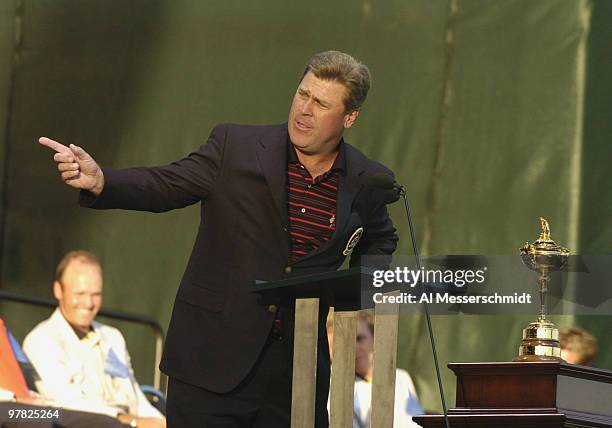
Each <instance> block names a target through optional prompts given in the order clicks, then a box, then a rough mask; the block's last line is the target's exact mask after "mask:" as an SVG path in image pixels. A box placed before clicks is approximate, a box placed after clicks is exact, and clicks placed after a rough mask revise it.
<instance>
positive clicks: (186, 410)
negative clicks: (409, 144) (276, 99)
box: [40, 51, 397, 428]
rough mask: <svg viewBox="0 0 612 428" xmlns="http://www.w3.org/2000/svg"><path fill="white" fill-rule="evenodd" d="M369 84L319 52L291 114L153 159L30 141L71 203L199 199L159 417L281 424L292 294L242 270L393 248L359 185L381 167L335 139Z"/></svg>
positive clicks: (321, 400) (357, 69)
mask: <svg viewBox="0 0 612 428" xmlns="http://www.w3.org/2000/svg"><path fill="white" fill-rule="evenodd" d="M369 86H370V76H369V71H368V69H367V68H366V67H365V66H364V65H363V64H361V63H359V62H358V61H356V60H355V59H353V58H352V57H351V56H349V55H347V54H344V53H341V52H336V51H329V52H323V53H320V54H317V55H315V56H314V57H313V58H312V59H311V61H310V62H309V64H308V65H307V67H306V70H305V72H304V75H303V78H302V81H301V82H300V84H299V86H298V89H297V91H296V93H295V95H294V99H293V103H292V105H291V110H290V112H289V120H288V123H285V124H282V125H274V126H241V125H230V124H224V125H219V126H217V127H215V129H214V130H213V131H212V133H211V135H210V137H209V139H208V142H207V143H206V144H205V145H203V146H201V147H200V148H199V149H198V150H197V151H195V152H193V153H191V154H190V155H189V156H187V157H186V158H184V159H181V160H179V161H177V162H174V163H172V164H170V165H166V166H161V167H149V168H127V169H110V168H104V169H101V168H99V167H98V165H97V164H96V163H95V161H94V160H93V159H92V158H91V157H90V156H89V155H88V154H87V153H86V152H85V151H84V150H83V149H81V148H80V147H77V146H74V145H70V146H69V147H66V146H63V145H61V144H60V143H57V142H55V141H53V140H49V139H47V138H41V140H40V142H41V143H42V144H43V145H46V146H49V147H51V148H53V149H54V150H56V151H57V152H58V153H56V154H55V156H54V159H55V161H56V162H57V163H58V169H59V170H60V172H61V174H62V178H63V179H64V180H65V181H66V183H67V184H69V185H71V186H72V187H76V188H79V189H82V193H81V199H80V202H81V204H82V205H85V206H89V207H92V208H100V209H106V208H122V209H132V210H141V211H152V212H162V211H168V210H171V209H175V208H182V207H184V206H187V205H191V204H194V203H196V202H201V223H200V228H199V230H198V235H197V238H196V240H195V244H194V248H193V252H192V254H191V257H190V260H189V263H188V265H187V269H186V271H185V274H184V276H183V279H182V281H181V285H180V287H179V290H178V293H177V298H176V301H175V305H174V310H173V313H172V319H171V322H170V327H169V331H168V338H167V341H166V346H165V349H164V356H163V360H162V363H161V368H162V370H163V371H164V372H165V373H166V374H168V376H169V377H170V384H169V391H168V392H169V394H168V414H167V418H168V424H169V426H170V427H181V428H183V427H190V426H198V427H200V426H205V427H209V426H210V427H216V426H232V427H251V426H255V427H266V428H267V427H285V426H287V427H288V426H289V412H290V404H291V370H292V367H291V365H292V352H293V341H292V339H293V305H294V302H291V301H284V300H279V301H276V302H272V303H273V304H271V302H265V303H264V302H262V300H261V299H260V298H259V297H258V295H256V294H254V293H252V284H253V281H254V280H255V279H264V280H278V279H281V278H284V277H286V276H289V275H301V274H308V273H315V272H323V271H330V270H335V269H337V268H338V267H339V266H340V265H341V264H342V263H343V261H344V259H345V258H346V257H347V256H349V255H350V256H351V261H350V263H351V265H357V264H359V262H360V258H361V256H362V255H390V254H391V253H392V252H393V251H394V250H395V246H396V242H397V236H396V234H395V229H394V227H393V225H392V223H391V220H390V219H389V216H388V213H387V210H386V208H385V206H384V205H381V204H376V203H374V202H372V199H371V198H368V194H367V193H368V192H367V191H366V190H367V189H366V186H365V183H366V181H367V179H368V177H370V176H371V175H372V174H374V173H377V172H384V173H388V174H391V172H390V171H389V170H388V169H387V168H385V167H384V166H382V165H381V164H379V163H377V162H375V161H371V160H369V159H368V158H366V157H365V156H364V155H363V154H362V153H360V152H359V151H358V150H357V149H355V148H353V147H352V146H350V145H348V144H347V143H345V142H344V141H343V139H342V134H343V131H344V129H346V128H350V127H351V126H352V125H353V123H354V122H355V120H356V119H357V116H358V115H359V108H360V106H361V104H362V103H363V101H364V100H365V97H366V95H367V91H368V89H369ZM357 240H358V241H357ZM349 241H351V243H350V245H349ZM351 252H352V254H351ZM327 310H328V303H327V302H325V301H322V302H321V305H320V323H319V324H320V331H321V334H320V337H319V347H318V348H319V355H318V376H317V378H318V382H317V406H316V407H317V408H316V426H317V427H326V426H327V412H326V409H325V403H326V400H327V391H328V382H329V353H328V347H327V340H326V335H325V318H326V315H327Z"/></svg>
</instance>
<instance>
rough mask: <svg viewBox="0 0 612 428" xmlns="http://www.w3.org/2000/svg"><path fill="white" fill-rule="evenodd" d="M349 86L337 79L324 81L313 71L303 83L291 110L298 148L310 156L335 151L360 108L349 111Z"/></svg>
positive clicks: (291, 132)
mask: <svg viewBox="0 0 612 428" xmlns="http://www.w3.org/2000/svg"><path fill="white" fill-rule="evenodd" d="M346 92H347V89H346V88H345V87H344V85H342V84H341V83H338V82H336V81H334V80H322V79H319V78H318V77H316V76H315V75H314V74H312V73H311V72H308V73H306V75H305V76H304V78H303V79H302V81H301V82H300V84H299V86H298V88H297V91H296V92H295V95H294V96H293V102H292V103H291V110H290V111H289V124H288V127H289V137H290V138H291V142H292V143H293V144H294V145H295V147H296V149H298V150H299V151H301V152H302V153H305V154H308V155H317V154H325V153H329V152H332V151H333V150H334V149H335V147H336V145H337V143H338V141H340V137H342V132H343V131H344V129H345V128H350V127H351V126H353V123H354V122H355V120H356V119H357V116H358V115H359V112H358V111H352V112H346V110H345V107H344V102H343V100H344V96H345V95H346Z"/></svg>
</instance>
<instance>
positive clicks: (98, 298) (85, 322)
mask: <svg viewBox="0 0 612 428" xmlns="http://www.w3.org/2000/svg"><path fill="white" fill-rule="evenodd" d="M53 294H54V296H55V298H56V299H57V301H58V303H59V306H58V308H57V309H56V310H55V311H54V312H53V314H52V315H51V317H49V318H48V319H47V320H45V321H43V322H41V323H40V324H38V325H37V326H36V327H35V328H34V329H33V330H32V331H31V332H30V333H29V334H28V335H27V336H26V338H25V340H24V343H23V348H24V351H25V353H26V354H27V356H28V358H29V359H30V361H31V362H32V364H33V366H34V367H35V368H36V370H37V372H38V374H39V375H40V378H41V384H40V385H41V391H40V392H41V394H42V395H43V397H44V398H46V399H49V400H52V401H53V402H54V403H55V404H56V405H58V406H61V407H64V408H67V409H73V410H80V411H85V412H92V413H99V414H104V415H108V416H111V417H115V418H117V419H118V420H119V421H120V422H121V423H123V424H125V425H127V426H132V427H140V428H160V427H165V426H166V423H165V418H164V417H163V415H162V414H161V413H160V412H159V411H158V410H157V409H155V408H154V407H153V406H152V405H151V404H150V403H149V402H148V400H147V399H146V397H145V396H144V394H143V393H142V391H141V390H140V386H139V385H138V382H137V381H136V379H135V378H134V372H133V369H132V365H131V362H130V356H129V353H128V350H127V347H126V343H125V339H124V338H123V335H122V334H121V332H119V330H117V329H116V328H113V327H109V326H106V325H104V324H101V323H99V322H97V321H94V319H95V317H96V315H97V314H98V311H99V310H100V307H101V306H102V268H101V266H100V263H99V262H98V260H97V258H96V256H94V255H93V254H91V253H89V252H86V251H72V252H70V253H68V254H66V256H64V258H63V259H62V260H61V261H60V263H59V264H58V266H57V269H56V275H55V281H54V282H53Z"/></svg>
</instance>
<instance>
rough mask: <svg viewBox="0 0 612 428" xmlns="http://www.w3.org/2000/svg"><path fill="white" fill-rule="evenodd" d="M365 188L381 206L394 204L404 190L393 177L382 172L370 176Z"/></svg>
mask: <svg viewBox="0 0 612 428" xmlns="http://www.w3.org/2000/svg"><path fill="white" fill-rule="evenodd" d="M366 186H367V187H368V188H369V189H370V193H371V194H372V197H373V199H374V201H376V202H378V203H380V204H381V205H387V204H392V203H393V202H396V201H397V200H398V199H399V198H400V195H401V193H402V191H403V189H404V188H403V186H401V185H400V184H399V183H398V182H397V181H395V180H394V179H393V177H391V176H390V175H389V174H385V173H384V172H377V173H376V174H372V175H371V176H370V177H369V178H368V180H367V183H366Z"/></svg>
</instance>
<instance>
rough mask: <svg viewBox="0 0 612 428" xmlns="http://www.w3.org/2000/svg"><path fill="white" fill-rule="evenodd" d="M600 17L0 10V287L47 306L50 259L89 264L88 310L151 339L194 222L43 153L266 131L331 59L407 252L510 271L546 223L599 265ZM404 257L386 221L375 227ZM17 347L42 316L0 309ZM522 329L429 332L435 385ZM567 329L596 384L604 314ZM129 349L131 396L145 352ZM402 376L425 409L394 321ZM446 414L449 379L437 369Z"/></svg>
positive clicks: (352, 10) (589, 13)
mask: <svg viewBox="0 0 612 428" xmlns="http://www.w3.org/2000/svg"><path fill="white" fill-rule="evenodd" d="M611 4H612V3H611V2H608V1H606V0H598V1H591V2H589V1H586V0H577V1H564V0H540V1H538V2H533V1H531V0H513V1H501V0H497V1H491V0H449V1H447V0H444V1H442V0H434V1H431V0H410V1H393V0H385V1H379V2H372V1H370V0H363V1H360V2H355V1H349V0H340V1H335V2H324V1H322V0H314V1H312V2H308V3H301V4H292V3H291V2H283V1H279V0H273V1H268V2H266V4H265V6H264V5H263V4H261V3H260V2H248V1H245V0H233V1H227V0H224V1H219V0H215V1H189V0H175V1H170V0H166V1H161V0H157V1H154V0H132V1H129V2H125V1H122V0H86V1H78V2H75V1H70V0H53V1H50V0H49V1H42V0H37V1H35V0H5V1H3V2H1V3H0V117H1V118H2V119H3V120H1V121H0V129H1V130H2V133H0V167H1V168H2V173H1V175H0V177H2V178H1V180H2V182H1V183H0V184H1V185H2V187H1V190H0V197H2V204H1V205H0V215H1V217H0V218H1V223H0V231H1V237H0V239H1V242H0V244H1V249H2V254H1V258H0V262H1V265H0V266H1V276H0V279H1V284H0V287H1V288H2V289H4V290H11V291H19V292H23V293H26V294H29V295H36V296H45V297H51V290H50V284H51V280H52V273H53V270H54V268H55V264H56V263H57V261H58V260H59V258H60V257H61V256H62V255H63V253H65V252H66V251H68V250H70V249H74V248H85V249H88V250H91V251H93V252H95V253H97V254H98V255H99V256H100V258H101V260H102V263H103V265H104V269H105V295H104V298H105V306H106V307H108V308H113V309H119V310H125V311H130V312H136V313H143V314H149V315H152V316H154V317H156V318H158V319H159V320H160V321H161V323H162V324H163V325H164V326H167V322H168V320H169V315H170V309H171V305H172V301H173V299H174V294H175V292H176V288H177V286H178V282H179V279H180V276H181V274H182V272H183V269H184V266H185V263H186V260H187V257H188V255H189V252H190V249H191V245H192V242H193V239H194V236H195V231H196V228H197V221H198V208H197V207H191V208H188V209H184V210H181V211H177V212H171V213H167V214H160V215H153V214H147V213H132V212H121V211H113V212H95V211H91V210H84V209H80V208H78V207H77V205H76V194H75V192H74V191H71V190H70V189H68V188H66V187H65V186H63V185H62V184H61V183H60V181H59V179H58V178H57V176H56V173H55V170H54V165H53V162H52V160H51V153H50V152H49V151H48V150H46V149H44V148H42V147H38V146H37V144H36V139H37V137H38V136H40V135H47V136H50V137H52V138H56V139H58V140H60V141H64V142H72V143H75V144H78V145H81V146H83V147H85V148H86V149H87V150H88V151H89V152H90V153H91V154H92V155H94V157H95V158H96V159H97V160H98V161H99V162H100V163H101V164H103V165H108V166H116V167H121V166H128V165H154V164H160V163H165V162H169V161H172V160H174V159H176V158H178V157H181V156H183V155H184V154H186V153H188V152H190V151H191V150H193V149H194V148H195V147H197V146H198V145H199V144H201V143H203V142H204V141H205V139H206V137H207V136H208V133H209V132H210V129H211V128H212V127H213V126H214V124H216V123H218V122H240V123H259V124H263V123H279V122H283V121H285V120H286V117H287V113H288V108H289V104H290V100H291V95H292V93H293V91H294V90H295V86H296V84H297V82H298V79H299V76H300V74H301V71H302V69H303V66H304V65H305V62H306V61H307V59H308V58H309V57H310V55H312V54H313V53H314V52H317V51H321V50H326V49H338V50H345V51H347V52H350V53H352V54H353V55H355V56H356V57H357V58H359V59H361V60H363V61H364V62H365V63H366V64H368V65H369V66H370V69H371V71H372V74H373V87H372V91H371V92H370V96H369V98H368V101H367V102H366V105H365V107H364V109H363V112H362V115H361V116H360V118H359V121H358V123H357V126H356V127H355V128H353V129H352V130H350V132H348V133H347V135H346V139H347V140H348V141H349V142H351V143H353V144H354V145H356V146H357V147H359V148H360V149H362V150H363V151H364V152H365V153H366V154H368V155H369V156H371V157H373V158H376V159H378V160H380V161H382V162H383V163H385V164H387V165H388V166H389V167H391V168H392V169H393V170H394V171H395V172H396V174H397V176H398V179H399V180H400V181H401V182H403V183H404V184H405V185H406V186H407V187H408V189H409V191H410V198H411V203H412V205H413V209H414V211H415V220H416V224H417V231H418V238H419V243H420V245H421V248H422V252H423V253H424V254H428V255H433V254H499V255H513V254H516V253H517V248H518V247H519V246H520V245H522V244H523V243H524V241H526V240H528V239H530V240H532V239H534V238H535V237H536V235H537V233H538V228H539V222H538V217H539V216H541V215H542V216H545V217H547V218H548V219H549V220H550V222H551V227H552V232H553V237H554V238H555V240H557V242H558V243H560V244H562V245H565V246H568V247H570V248H572V249H573V250H574V251H577V252H578V251H579V252H582V253H584V254H610V253H612V222H610V217H611V214H612V196H610V195H609V188H610V186H609V182H610V179H611V178H612V172H610V168H609V164H610V160H612V156H611V155H612V150H611V149H610V137H612V125H611V123H612V122H611V121H610V117H612V102H611V101H610V100H611V99H612V83H611V81H610V78H609V76H611V75H612V57H611V54H610V52H612V50H611V49H610V48H611V47H612V37H611V36H612V30H611V29H610V25H609V22H610V20H611V19H612V6H611ZM391 212H392V216H393V218H394V221H395V223H396V225H397V227H398V229H399V231H400V236H401V238H402V239H401V241H400V249H399V253H401V254H409V253H411V250H410V249H409V241H410V239H409V235H408V230H407V225H406V221H405V218H404V216H403V213H402V210H401V207H400V206H399V205H396V206H394V207H393V208H392V210H391ZM0 311H1V312H0V314H1V315H2V317H3V318H4V319H5V320H6V321H7V322H8V323H9V325H10V326H11V328H12V329H13V330H14V331H15V333H16V335H17V336H18V338H19V339H23V337H24V336H25V334H26V333H27V331H29V329H31V328H32V327H33V325H34V324H35V323H36V322H38V321H40V320H41V319H43V318H44V317H46V316H47V315H48V311H44V310H28V309H24V307H23V306H19V305H16V304H7V303H5V304H1V305H0ZM529 321H530V317H520V318H517V317H509V316H506V317H501V316H500V317H477V316H458V317H457V316H455V317H435V319H434V329H435V332H436V334H437V335H438V346H439V354H440V356H441V362H442V365H443V367H444V366H445V364H446V363H447V362H451V361H485V360H488V361H507V360H510V359H511V358H513V356H514V355H515V353H516V350H517V347H518V341H519V338H520V330H521V328H523V327H524V326H525V324H527V323H528V322H529ZM558 321H559V323H560V324H561V325H563V324H570V323H574V322H576V321H577V322H578V323H579V324H581V325H585V326H587V327H588V328H589V329H590V330H591V331H592V332H593V333H595V334H596V335H597V336H598V338H599V340H600V346H601V352H600V356H599V358H598V360H597V361H596V365H598V366H600V367H608V368H612V356H611V355H610V353H609V352H608V350H609V349H610V346H612V340H611V339H610V338H609V336H608V335H607V334H606V333H607V330H608V328H607V326H608V325H609V323H610V318H609V317H603V316H602V317H581V318H579V319H578V320H575V319H574V318H573V317H562V318H559V319H558ZM115 324H116V325H119V326H120V327H121V328H122V329H123V330H124V331H125V332H126V337H127V339H128V343H129V346H130V349H131V352H132V358H133V360H134V362H135V365H136V370H137V375H138V377H139V378H140V379H141V380H142V381H146V382H151V373H150V372H151V370H150V365H151V364H152V352H153V345H152V339H151V337H150V336H149V335H148V334H147V331H146V329H144V328H142V327H133V326H130V325H126V324H123V323H119V324H117V323H115ZM398 364H399V366H401V367H405V368H407V369H408V370H409V371H410V372H411V373H412V374H413V377H414V378H415V381H416V383H417V389H418V390H419V393H420V395H421V400H422V403H423V405H424V407H426V408H427V409H431V410H439V409H440V408H441V407H440V402H439V398H438V396H437V392H436V389H435V388H436V384H435V380H434V371H433V364H432V362H431V351H430V347H429V339H428V338H427V336H426V333H425V324H424V321H423V320H422V319H421V318H420V317H417V316H406V317H403V318H402V320H401V337H400V347H399V359H398ZM443 375H444V381H445V388H446V393H447V398H448V403H449V404H450V405H452V404H453V403H454V378H453V375H452V373H450V371H448V370H447V369H446V368H444V369H443Z"/></svg>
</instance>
